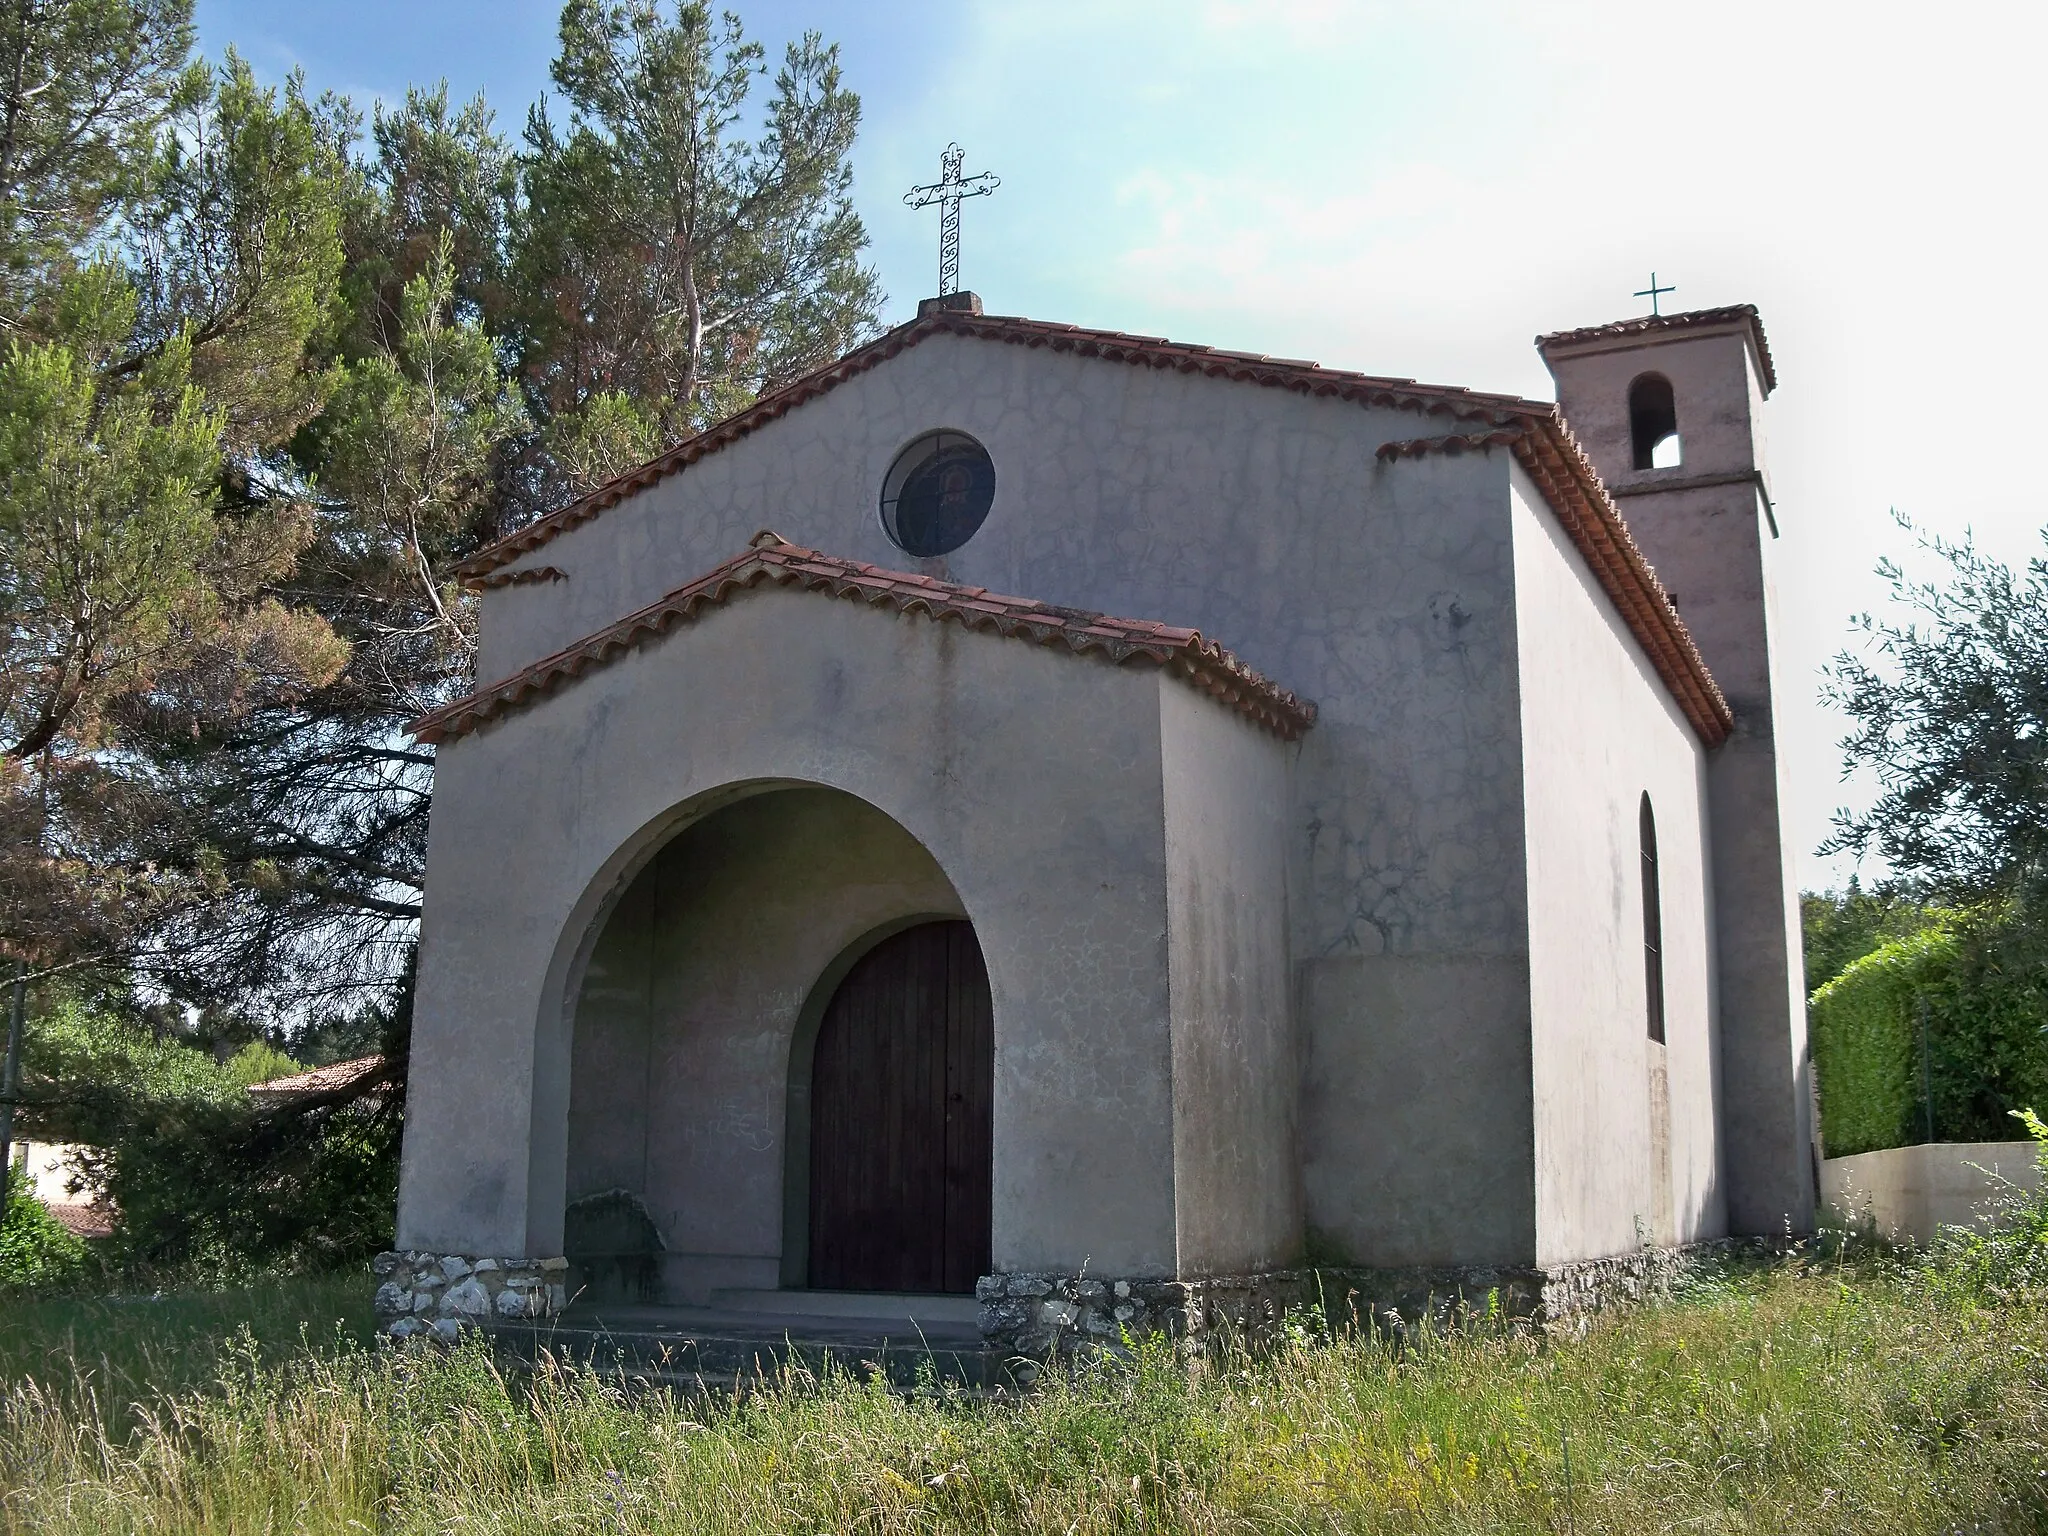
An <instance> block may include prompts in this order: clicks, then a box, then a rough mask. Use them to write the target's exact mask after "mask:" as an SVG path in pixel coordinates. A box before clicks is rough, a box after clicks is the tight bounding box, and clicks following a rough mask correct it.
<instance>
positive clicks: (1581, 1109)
mask: <svg viewBox="0 0 2048 1536" xmlns="http://www.w3.org/2000/svg"><path fill="white" fill-rule="evenodd" d="M1511 483H1512V487H1513V494H1514V530H1515V578H1516V579H1515V589H1516V635H1517V645H1518V647H1519V650H1520V673H1521V721H1522V730H1521V735H1522V767H1523V773H1524V775H1525V783H1526V784H1527V797H1528V820H1527V831H1526V850H1527V860H1528V882H1529V998H1530V1031H1531V1039H1532V1045H1533V1051H1532V1067H1531V1071H1532V1080H1533V1083H1534V1101H1535V1127H1534V1129H1535V1165H1536V1192H1535V1194H1536V1249H1537V1256H1538V1260H1539V1262H1542V1263H1556V1262H1564V1261H1570V1260H1574V1259H1584V1258H1595V1257H1601V1256H1604V1255H1608V1254H1616V1253H1623V1252H1626V1251H1628V1250H1630V1249H1633V1248H1636V1247H1639V1246H1640V1245H1641V1244H1642V1243H1643V1242H1645V1241H1655V1242H1663V1243H1669V1242H1673V1241H1679V1242H1692V1241H1697V1240H1700V1239H1703V1238H1707V1237H1713V1236H1718V1235H1719V1234H1720V1233H1721V1231H1722V1230H1723V1228H1724V1225H1725V1213H1724V1210H1723V1206H1722V1198H1721V1192H1720V1187H1719V1186H1720V1169H1719V1156H1718V1147H1717V1137H1716V1119H1717V1116H1716V1092H1717V1086H1716V1078H1717V1066H1716V1049H1717V1047H1716V1021H1715V1015H1714V968H1713V964H1712V958H1711V957H1712V954H1713V935H1712V913H1711V900H1710V895H1709V878H1710V876H1709V870H1708V865H1707V846H1706V844H1707V838H1706V817H1705V804H1706V776H1705V763H1704V757H1705V754H1704V753H1703V751H1702V750H1701V748H1700V746H1699V743H1698V740H1697V738H1696V737H1695V736H1694V735H1693V733H1692V731H1691V728H1690V727H1689V726H1688V725H1687V723H1686V721H1685V718H1684V716H1683V715H1682V714H1681V713H1680V712H1679V710H1678V707H1677V706H1676V704H1674V703H1673V702H1672V701H1671V699H1670V697H1669V694H1668V693H1667V691H1666V690H1665V689H1664V687H1663V685H1662V683H1661V681H1660V680H1659V679H1658V677H1657V675H1656V672H1655V670H1654V669H1653V668H1652V666H1651V664H1650V662H1649V660H1648V658H1647V657H1646V656H1645V655H1644V654H1643V652H1642V650H1641V648H1640V646H1639V645H1638V644H1637V642H1636V640H1635V637H1634V636H1633V635H1631V634H1630V633H1629V631H1628V629H1627V627H1626V626H1625V625H1624V624H1623V623H1622V621H1621V619H1620V617H1619V616H1618V615H1616V614H1615V613H1614V612H1613V610H1612V608H1611V607H1610V606H1609V605H1608V604H1606V603H1605V602H1603V601H1601V600H1600V596H1599V593H1598V590H1597V588H1596V587H1595V585H1594V580H1593V577H1592V575H1591V574H1590V572H1589V571H1588V570H1587V569H1586V565H1585V562H1584V560H1583V559H1582V557H1581V556H1580V555H1579V553H1578V551H1577V550H1576V549H1575V548H1573V547H1572V545H1571V543H1570V542H1569V540H1568V539H1567V538H1566V536H1565V535H1564V533H1563V531H1562V530H1561V529H1560V528H1559V527H1558V526H1557V522H1556V519H1555V518H1554V517H1552V516H1551V515H1550V514H1549V513H1548V511H1547V510H1546V509H1545V508H1544V507H1543V506H1542V504H1541V502H1540V500H1539V498H1538V493H1537V492H1536V490H1535V488H1534V487H1533V486H1532V485H1531V484H1530V483H1529V481H1528V480H1527V478H1526V477H1525V476H1524V475H1523V474H1522V472H1521V471H1520V469H1519V468H1517V469H1516V470H1515V471H1514V472H1513V475H1512V481H1511ZM1645 792H1647V793H1648V794H1649V797H1650V802H1651V805H1652V808H1653V810H1654V813H1655V817H1656V826H1657V852H1658V864H1659V886H1660V895H1661V907H1662V915H1663V963H1664V1000H1665V1044H1664V1045H1662V1046H1659V1045H1657V1044H1656V1043H1654V1042H1653V1041H1651V1040H1650V1038H1649V1033H1648V1021H1647V1009H1646V1002H1645V988H1644V957H1643V922H1642V877H1641V844H1640V822H1639V814H1640V804H1641V797H1642V795H1643V794H1644V793H1645ZM1660 1056H1661V1057H1662V1062H1661V1067H1662V1070H1663V1071H1664V1073H1665V1075H1666V1076H1667V1079H1668V1084H1669V1125H1670V1143H1669V1146H1670V1152H1669V1160H1670V1170H1669V1178H1670V1195H1669V1200H1668V1205H1667V1204H1666V1202H1665V1199H1664V1197H1663V1196H1662V1195H1661V1193H1660V1191H1659V1189H1658V1184H1659V1182H1660V1181H1661V1179H1662V1178H1663V1176H1664V1175H1663V1172H1662V1170H1661V1169H1660V1168H1659V1167H1658V1166H1657V1163H1658V1161H1659V1160H1658V1158H1657V1157H1656V1156H1655V1155H1654V1141H1655V1136H1654V1134H1653V1124H1652V1116H1653V1103H1652V1100H1653V1094H1652V1079H1653V1075H1654V1074H1655V1073H1656V1071H1657V1070H1658V1068H1659V1066H1660V1063H1659V1062H1658V1060H1657V1058H1658V1057H1660ZM1667 1212H1668V1214H1667ZM1667 1225H1669V1226H1671V1227H1673V1230H1669V1231H1663V1230H1659V1229H1660V1228H1663V1227H1665V1226H1667Z"/></svg>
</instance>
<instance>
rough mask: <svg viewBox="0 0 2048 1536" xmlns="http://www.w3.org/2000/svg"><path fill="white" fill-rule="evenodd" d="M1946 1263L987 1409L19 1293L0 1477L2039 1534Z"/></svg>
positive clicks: (861, 1525)
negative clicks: (241, 1325)
mask: <svg viewBox="0 0 2048 1536" xmlns="http://www.w3.org/2000/svg"><path fill="white" fill-rule="evenodd" d="M1931 1274H1932V1269H1931V1267H1930V1268H1921V1267H1914V1266H1887V1265H1882V1264H1879V1263H1876V1262H1871V1261H1858V1262H1854V1263H1845V1264H1834V1263H1830V1264H1828V1265H1826V1266H1815V1267H1808V1266H1806V1265H1804V1264H1802V1263H1799V1262H1793V1263H1788V1264H1784V1265H1774V1266H1767V1267H1761V1268H1744V1267H1739V1266H1738V1267H1732V1268H1729V1269H1725V1270H1721V1271H1715V1272H1707V1273H1704V1274H1703V1275H1702V1276H1701V1277H1700V1279H1699V1281H1698V1282H1697V1283H1695V1284H1694V1285H1692V1286H1690V1287H1688V1288H1687V1290H1686V1292H1685V1293H1684V1295H1683V1296H1682V1298H1681V1299H1678V1300H1676V1301H1673V1302H1672V1303H1669V1304H1666V1305H1659V1306H1654V1307H1649V1308H1644V1309H1640V1310H1637V1311H1634V1312H1632V1313H1629V1314H1626V1315H1623V1316H1620V1317H1618V1318H1609V1319H1607V1320H1604V1321H1602V1322H1600V1323H1598V1324H1596V1325H1595V1326H1594V1327H1593V1328H1592V1330H1591V1331H1590V1332H1589V1333H1588V1334H1586V1335H1585V1336H1584V1337H1576V1338H1575V1337H1572V1336H1570V1335H1560V1336H1553V1337H1550V1338H1547V1339H1546V1338H1540V1337H1535V1336H1531V1335H1529V1334H1526V1333H1521V1332H1517V1331H1513V1330H1508V1329H1500V1328H1475V1329H1473V1330H1471V1331H1469V1332H1463V1333H1455V1334H1450V1335H1434V1336H1432V1335H1422V1336H1419V1337H1411V1338H1410V1339H1409V1340H1408V1341H1406V1342H1405V1343H1403V1344H1400V1345H1398V1346H1397V1345H1396V1344H1395V1343H1393V1342H1392V1341H1390V1340H1388V1339H1387V1338H1386V1337H1384V1336H1374V1337H1340V1338H1336V1339H1327V1338H1323V1337H1320V1336H1318V1335H1317V1333H1316V1332H1315V1331H1314V1330H1312V1329H1309V1328H1301V1329H1296V1330H1294V1331H1293V1333H1292V1334H1291V1336H1290V1337H1289V1338H1288V1339H1287V1340H1286V1342H1285V1343H1284V1345H1283V1346H1282V1347H1281V1348H1280V1349H1279V1350H1278V1351H1277V1352H1276V1353H1275V1354H1274V1355H1272V1356H1271V1357H1269V1358H1264V1359H1259V1360H1236V1361H1230V1362H1226V1363H1225V1365H1224V1366H1223V1368H1220V1369H1215V1370H1209V1371H1202V1372H1190V1371H1188V1370H1186V1369H1185V1368H1184V1367H1183V1366H1182V1365H1181V1364H1180V1363H1179V1362H1178V1361H1177V1360H1176V1359H1175V1358H1174V1355H1173V1353H1172V1351H1171V1350H1168V1349H1163V1348H1158V1347H1154V1346H1147V1347H1144V1348H1141V1349H1139V1350H1137V1351H1135V1352H1134V1354H1133V1356H1132V1358H1130V1359H1127V1360H1121V1361H1117V1360H1105V1361H1101V1362H1098V1363H1096V1364H1094V1365H1092V1366H1087V1367H1084V1368H1082V1369H1080V1370H1077V1371H1076V1372H1074V1373H1073V1374H1072V1375H1071V1376H1055V1377H1053V1378H1052V1379H1051V1380H1049V1381H1048V1382H1047V1383H1046V1384H1045V1385H1043V1386H1042V1387H1041V1388H1040V1389H1039V1390H1037V1391H1035V1392H1033V1393H1032V1394H1031V1395H1030V1396H1028V1397H1026V1398H1024V1399H1022V1400H1017V1399H1009V1400H1003V1401H995V1402H988V1401H978V1400H975V1399H971V1398H965V1397H962V1396H957V1395H949V1394H947V1393H945V1392H944V1391H943V1390H925V1391H921V1392H919V1393H917V1394H915V1395H912V1396H910V1397H908V1398H905V1397H900V1396H897V1395H895V1394H893V1393H890V1392H888V1391H885V1390H881V1389H878V1388H877V1387H874V1386H872V1385H870V1384H869V1383H868V1382H867V1381H865V1380H863V1379H862V1373H861V1372H860V1371H859V1370H858V1368H855V1369H852V1370H849V1371H847V1372H843V1373H833V1374H831V1375H829V1376H827V1377H825V1378H824V1379H822V1380H819V1379H814V1378H811V1377H810V1376H808V1375H806V1374H805V1373H802V1372H791V1373H789V1374H788V1375H786V1376H785V1377H783V1378H781V1379H778V1380H775V1381H771V1382H768V1383H766V1384H765V1385H763V1386H762V1387H761V1388H760V1389H759V1390H755V1391H749V1392H745V1393H732V1392H725V1393H705V1394H693V1395H683V1394H677V1393H669V1392H663V1391H653V1392H647V1391H633V1390H631V1389H630V1388H629V1387H628V1385H627V1384H626V1383H624V1382H622V1381H620V1380H619V1379H618V1378H616V1377H602V1376H598V1375H595V1374H592V1373H590V1372H586V1371H579V1370H574V1369H568V1368H557V1369H553V1370H543V1371H541V1372H539V1373H537V1374H536V1375H534V1376H531V1377H529V1376H525V1375H511V1374H508V1373H506V1372H503V1371H501V1370H500V1369H498V1368H497V1367H496V1366H495V1365H494V1364H493V1362H492V1361H491V1360H490V1358H489V1356H488V1355H487V1354H486V1353H485V1352H484V1351H483V1350H482V1349H480V1348H478V1347H477V1346H476V1345H474V1344H471V1345H468V1346H465V1347H463V1348H460V1349H458V1350H455V1351H452V1352H446V1353H443V1352H414V1351H397V1350H384V1351H371V1350H368V1349H366V1348H363V1347H362V1346H361V1344H360V1343H359V1342H358V1340H359V1339H360V1337H361V1335H360V1333H359V1332H358V1330H359V1329H360V1328H361V1326H362V1320H361V1313H360V1306H361V1301H360V1297H361V1295H362V1294H365V1293H366V1292H367V1290H368V1284H367V1281H366V1280H364V1279H362V1278H360V1277H358V1278H356V1279H355V1280H354V1282H353V1283H354V1284H355V1285H356V1286H357V1287H359V1290H358V1292H357V1293H356V1296H355V1297H354V1298H351V1299H349V1300H347V1301H344V1299H343V1298H342V1297H341V1295H340V1294H339V1290H338V1287H329V1288H327V1289H325V1290H320V1289H314V1288H306V1287H300V1288H299V1289H298V1291H297V1292H296V1293H295V1296H296V1299H297V1300H298V1302H299V1304H300V1305H302V1306H304V1307H305V1308H306V1309H307V1310H306V1312H305V1313H304V1316H305V1318H306V1322H307V1327H308V1335H309V1342H307V1343H305V1344H302V1345H301V1346H300V1347H298V1348H295V1349H294V1348H292V1347H290V1326H289V1323H288V1322H287V1321H285V1320H284V1319H282V1318H281V1317H280V1316H279V1312H280V1299H281V1298H280V1294H279V1292H278V1291H276V1290H273V1289H272V1288H268V1287H266V1288H265V1289H264V1290H262V1291H258V1292H252V1293H245V1294H240V1295H223V1296H209V1297H196V1298H195V1297H187V1296H178V1295H173V1296H169V1297H166V1298H164V1299H163V1300H162V1301H161V1302H152V1303H148V1304H144V1305H131V1306H121V1307H116V1306H103V1305H95V1304H92V1303H87V1302H84V1301H81V1300H76V1299H65V1300H62V1301H56V1302H47V1303H46V1302H36V1303H33V1304H31V1305H29V1306H25V1307H21V1308H9V1309H5V1310H0V1372H4V1374H5V1375H6V1377H7V1379H8V1381H9V1383H10V1385H9V1386H8V1387H7V1389H6V1390H5V1393H4V1395H0V1487H4V1488H6V1489H8V1490H9V1492H8V1494H7V1495H6V1498H7V1500H8V1502H7V1503H6V1504H5V1506H4V1509H5V1518H6V1519H8V1520H10V1521H13V1522H15V1523H16V1528H20V1529H25V1530H29V1529H32V1530H36V1531H45V1532H51V1533H53V1536H62V1533H66V1532H85V1531H91V1532H95V1533H118V1532H130V1531H133V1532H142V1531H166V1530H175V1531H187V1530H191V1531H197V1530H222V1531H229V1530H232V1531H278V1530H311V1531H335V1532H340V1531H346V1530H352V1529H357V1528H361V1529H374V1530H379V1531H386V1532H391V1533H393V1536H407V1533H421V1536H424V1533H427V1532H442V1531H451V1530H464V1531H468V1530H487V1531H493V1532H503V1533H505V1536H525V1533H532V1536H542V1533H553V1532H564V1531H605V1532H617V1533H627V1532H635V1533H660V1532H676V1533H683V1532H688V1533H690V1536H698V1533H705V1532H718V1533H723V1536H741V1533H749V1532H762V1533H767V1532H790V1531H794V1532H805V1533H808V1532H817V1531H831V1532H842V1531H843V1532H856V1531H857V1532H876V1533H903V1536H909V1533H933V1536H937V1533H951V1532H961V1533H968V1532H972V1533H993V1532H1001V1533H1004V1536H1009V1533H1020V1536H1077V1533H1095V1536H1105V1533H1114V1532H1130V1533H1137V1532H1179V1533H1184V1536H1212V1533H1213V1536H1222V1533H1226V1532H1229V1533H1237V1532H1247V1531H1290V1532H1297V1531H1298V1532H1337V1531H1400V1532H1414V1533H1444V1536H1449V1533H1461V1536H1479V1533H1488V1536H1491V1533H1495V1532H1503V1531H1530V1532H1551V1533H1560V1536H1564V1533H1576V1536H1640V1533H1644V1532H1649V1531H1667V1530H1669V1531H1687V1532H1704V1533H1720V1536H1734V1533H1738V1532H1773V1533H1789V1532H1799V1533H1802V1536H1805V1533H1810V1532H1823V1533H1841V1536H1925V1533H1928V1532H1933V1531H1959V1530H1970V1531H1983V1532H2004V1531H2012V1532H2019V1531H2030V1530H2040V1529H2042V1528H2043V1525H2044V1522H2048V1477H2044V1476H2043V1474H2044V1473H2048V1451H2044V1446H2048V1373H2044V1365H2043V1361H2044V1360H2048V1310H2044V1309H2043V1308H2042V1306H2041V1305H2040V1300H2041V1297H2040V1293H2038V1292H2034V1291H2029V1292H2026V1293H2024V1294H2021V1293H2015V1294H2013V1295H2012V1296H2010V1297H2009V1298H2007V1299H1998V1298H1996V1297H1993V1296H1991V1295H1990V1294H1989V1293H1987V1292H1985V1291H1982V1290H1980V1289H1977V1288H1974V1287H1972V1286H1969V1285H1967V1284H1947V1283H1940V1284H1937V1283H1933V1281H1932V1279H1931ZM245 1316H246V1317H248V1318H250V1319H251V1320H252V1323H253V1325H254V1326H253V1328H252V1329H251V1331H250V1332H249V1333H247V1334H240V1333H238V1332H237V1323H238V1321H239V1320H240V1319H241V1318H243V1317H245ZM338 1328H339V1331H337V1329H338ZM151 1372H161V1374H160V1375H152V1374H150V1373H151ZM159 1391H160V1392H161V1393H162V1395H161V1396H159V1395H158V1392H159ZM131 1403H140V1404H142V1405H144V1406H145V1407H146V1408H147V1409H148V1410H149V1411H147V1412H144V1413H141V1414H136V1413H133V1412H131V1411H128V1407H129V1404H131Z"/></svg>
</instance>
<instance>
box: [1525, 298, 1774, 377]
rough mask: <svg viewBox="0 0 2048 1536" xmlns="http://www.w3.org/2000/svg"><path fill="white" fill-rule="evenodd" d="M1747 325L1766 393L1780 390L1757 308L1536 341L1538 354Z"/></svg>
mask: <svg viewBox="0 0 2048 1536" xmlns="http://www.w3.org/2000/svg"><path fill="white" fill-rule="evenodd" d="M1742 321H1747V322H1748V323H1749V334H1750V338H1751V339H1752V340H1753V341H1754V342H1755V343H1756V358H1757V365H1758V367H1759V368H1761V369H1762V371H1763V376H1764V393H1765V394H1766V395H1768V394H1770V392H1771V391H1772V390H1774V389H1776V388H1777V387H1778V370H1777V367H1776V365H1774V364H1773V363H1772V362H1771V344H1770V342H1769V341H1768V340H1766V339H1765V337H1764V322H1763V317H1762V316H1761V315H1759V314H1758V313H1757V310H1756V306H1755V305H1754V304H1730V305H1727V306H1726V307H1724V308H1721V309H1688V310H1683V311H1681V312H1680V313H1678V314H1675V315H1643V316H1640V317H1639V318H1637V319H1634V320H1616V321H1614V322H1612V323H1611V324H1608V325H1584V326H1580V327H1579V328H1578V329H1577V330H1575V331H1552V332H1550V333H1549V334H1548V335H1545V336H1538V337H1537V338H1536V350H1537V351H1539V352H1547V351H1549V350H1550V348H1552V347H1568V346H1572V345H1574V344H1576V343H1579V342H1584V341H1601V340H1604V339H1606V338H1608V337H1616V338H1621V337H1629V336H1647V335H1648V334H1649V333H1650V332H1652V331H1689V330H1694V329H1700V328H1704V327H1707V326H1714V325H1728V324H1731V323H1739V322H1742Z"/></svg>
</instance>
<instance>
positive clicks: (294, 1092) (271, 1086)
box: [249, 1056, 384, 1099]
mask: <svg viewBox="0 0 2048 1536" xmlns="http://www.w3.org/2000/svg"><path fill="white" fill-rule="evenodd" d="M383 1069H384V1058H383V1057H382V1056H358V1057H356V1058H355V1059H354V1060H352V1061H335V1062H329V1063H328V1064H327V1065H326V1066H324V1067H313V1068H311V1069H309V1070H308V1071H305V1072H295V1073H293V1074H292V1075H291V1076H290V1077H273V1078H271V1079H270V1080H269V1081H268V1082H263V1083H251V1084H250V1085H249V1093H250V1096H251V1097H253V1098H258V1099H288V1098H297V1097H299V1096H301V1095H305V1094H315V1093H331V1092H339V1091H340V1090H341V1089H343V1088H349V1087H352V1086H354V1085H355V1084H356V1083H358V1082H360V1081H362V1079H364V1078H366V1077H369V1076H371V1075H372V1074H373V1073H377V1072H381V1071H382V1070H383Z"/></svg>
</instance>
